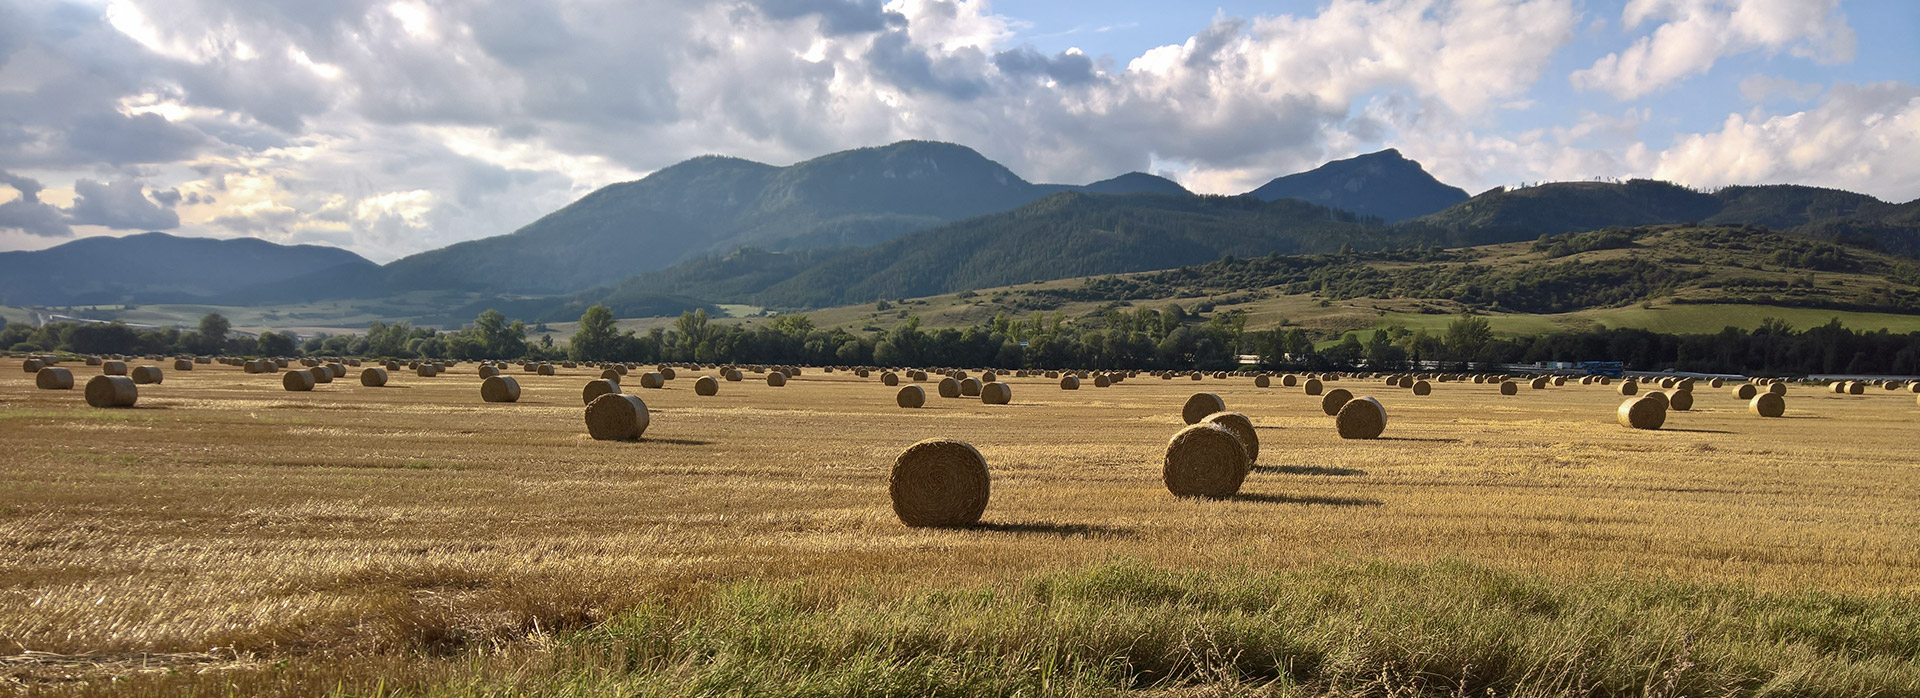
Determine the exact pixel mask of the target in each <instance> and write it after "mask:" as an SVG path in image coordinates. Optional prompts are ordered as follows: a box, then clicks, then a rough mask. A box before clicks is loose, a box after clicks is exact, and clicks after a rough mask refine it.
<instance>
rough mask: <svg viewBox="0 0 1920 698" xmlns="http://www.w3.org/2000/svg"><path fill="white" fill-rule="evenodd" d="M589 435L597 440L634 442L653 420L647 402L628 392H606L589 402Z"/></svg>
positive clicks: (587, 415) (587, 416)
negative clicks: (648, 412) (648, 411)
mask: <svg viewBox="0 0 1920 698" xmlns="http://www.w3.org/2000/svg"><path fill="white" fill-rule="evenodd" d="M586 418H587V435H589V436H592V437H593V438H594V440H595V441H634V440H637V439H639V438H640V435H642V434H645V433H646V432H647V425H648V424H650V423H651V422H652V419H651V417H650V416H649V415H648V414H647V403H645V402H642V401H641V400H640V398H637V397H634V396H632V395H627V394H625V393H606V394H603V395H601V396H599V397H596V398H594V399H593V401H592V402H589V403H587V414H586Z"/></svg>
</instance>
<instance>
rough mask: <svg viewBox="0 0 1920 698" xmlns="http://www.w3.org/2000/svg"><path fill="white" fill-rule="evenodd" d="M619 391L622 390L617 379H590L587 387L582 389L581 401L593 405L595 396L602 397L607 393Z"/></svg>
mask: <svg viewBox="0 0 1920 698" xmlns="http://www.w3.org/2000/svg"><path fill="white" fill-rule="evenodd" d="M617 392H620V383H619V381H615V380H611V379H607V378H599V379H595V380H590V381H587V386H586V387H584V388H581V389H580V403H581V404H584V405H591V404H593V399H594V398H597V397H600V396H602V395H605V394H607V393H617Z"/></svg>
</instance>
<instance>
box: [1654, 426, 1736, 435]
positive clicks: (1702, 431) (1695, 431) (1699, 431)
mask: <svg viewBox="0 0 1920 698" xmlns="http://www.w3.org/2000/svg"><path fill="white" fill-rule="evenodd" d="M1660 431H1677V432H1680V433H1683V434H1733V433H1737V432H1731V431H1726V430H1724V429H1676V428H1673V427H1667V428H1663V429H1661V430H1660Z"/></svg>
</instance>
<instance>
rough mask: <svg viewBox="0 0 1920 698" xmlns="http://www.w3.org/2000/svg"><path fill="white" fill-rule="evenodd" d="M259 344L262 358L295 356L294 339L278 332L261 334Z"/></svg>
mask: <svg viewBox="0 0 1920 698" xmlns="http://www.w3.org/2000/svg"><path fill="white" fill-rule="evenodd" d="M259 344H260V355H261V356H291V355H292V354H293V338H292V337H289V336H287V335H284V334H280V333H278V332H261V333H260V339H259Z"/></svg>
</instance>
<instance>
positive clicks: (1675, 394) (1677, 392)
mask: <svg viewBox="0 0 1920 698" xmlns="http://www.w3.org/2000/svg"><path fill="white" fill-rule="evenodd" d="M1667 409H1670V410H1676V411H1680V412H1686V411H1688V410H1691V409H1693V391H1691V390H1681V389H1679V388H1674V389H1672V390H1669V391H1667Z"/></svg>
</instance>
